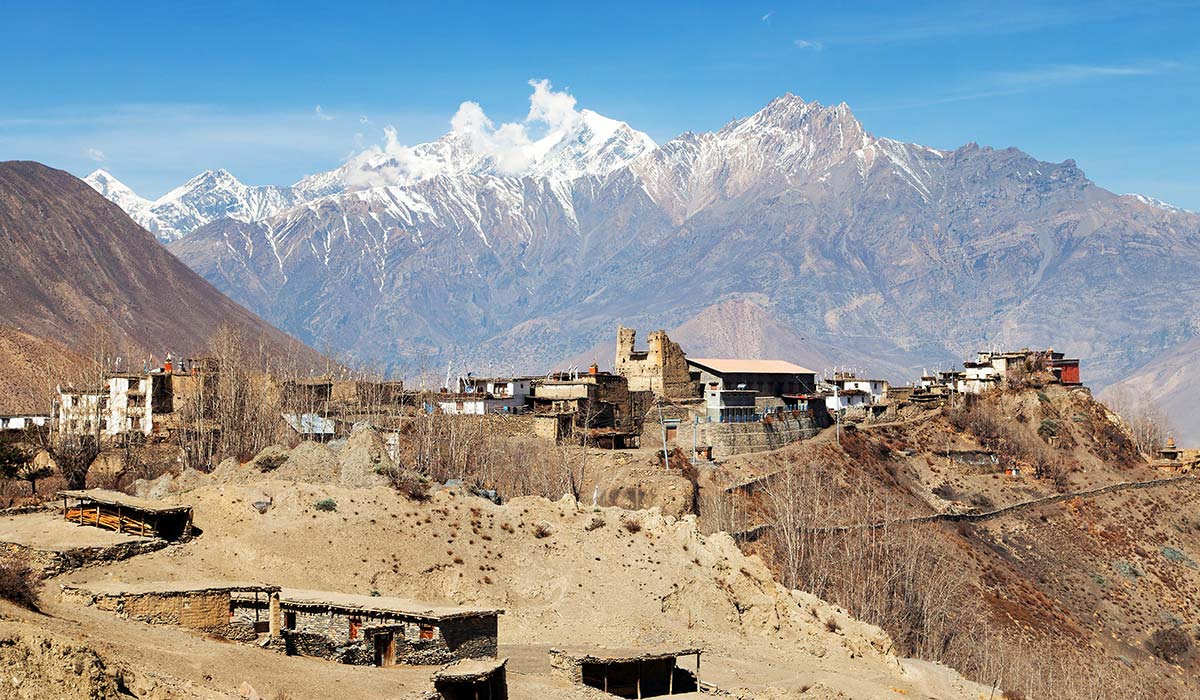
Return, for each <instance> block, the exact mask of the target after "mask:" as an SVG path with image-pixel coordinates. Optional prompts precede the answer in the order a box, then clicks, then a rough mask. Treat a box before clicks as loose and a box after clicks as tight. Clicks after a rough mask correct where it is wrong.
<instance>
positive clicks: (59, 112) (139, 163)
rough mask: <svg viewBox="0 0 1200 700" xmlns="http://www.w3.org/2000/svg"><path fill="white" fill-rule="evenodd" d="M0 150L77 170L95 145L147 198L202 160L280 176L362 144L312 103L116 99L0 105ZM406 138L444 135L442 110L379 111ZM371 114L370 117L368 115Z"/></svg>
mask: <svg viewBox="0 0 1200 700" xmlns="http://www.w3.org/2000/svg"><path fill="white" fill-rule="evenodd" d="M0 111H2V112H3V114H0V153H3V154H4V155H5V157H7V158H14V159H22V160H24V159H28V160H37V161H40V162H43V163H46V164H48V165H51V166H53V167H57V168H62V169H65V170H68V171H70V172H72V173H76V174H77V175H80V176H82V175H86V174H87V173H89V172H91V171H92V170H94V169H95V167H96V163H97V161H95V160H93V158H92V157H90V156H89V154H88V149H93V148H94V149H97V150H100V149H103V151H104V161H103V162H104V167H105V169H109V170H111V172H113V173H114V174H116V175H118V176H119V177H120V178H121V180H122V181H123V182H125V183H126V184H128V185H129V186H131V187H133V188H134V189H135V190H137V191H138V192H140V193H141V194H143V195H145V196H148V197H151V198H153V197H156V196H158V195H159V194H162V193H163V192H166V191H167V190H170V189H171V188H173V187H175V186H177V185H178V184H179V183H181V182H183V181H184V180H186V179H188V178H190V177H192V176H193V175H195V174H196V173H197V172H200V171H201V170H204V169H205V168H217V167H224V168H228V169H229V170H230V171H231V172H233V173H235V174H237V176H238V177H239V178H240V179H242V181H244V182H247V183H256V184H266V183H270V184H283V183H288V182H294V181H295V180H297V179H299V178H300V177H301V176H303V175H305V174H308V173H313V172H319V171H323V170H328V169H329V168H331V167H334V166H335V165H336V164H337V163H339V162H342V161H344V160H345V158H346V157H347V154H348V151H349V150H350V149H352V148H353V149H354V151H355V152H357V151H361V150H362V147H361V145H359V146H356V145H355V143H354V134H355V133H356V132H359V131H361V130H362V129H363V128H364V127H363V126H361V125H360V124H358V123H357V121H355V119H338V120H336V121H321V120H319V119H316V118H315V117H314V113H313V107H312V106H305V105H297V106H295V108H293V109H280V110H265V111H243V110H233V109H230V108H229V107H227V106H224V105H212V104H204V103H117V104H87V105H68V106H63V107H61V108H55V109H43V110H37V111H34V110H28V111H21V110H17V109H13V110H0ZM387 120H388V122H389V123H391V124H393V125H395V126H396V127H397V128H398V129H400V130H402V131H403V132H404V133H406V134H409V135H411V138H414V139H419V140H428V139H432V138H436V137H437V136H439V135H441V134H443V133H445V130H446V129H445V124H446V117H445V114H441V113H432V112H424V111H405V112H399V113H395V114H390V115H388V116H387ZM377 121H378V120H377Z"/></svg>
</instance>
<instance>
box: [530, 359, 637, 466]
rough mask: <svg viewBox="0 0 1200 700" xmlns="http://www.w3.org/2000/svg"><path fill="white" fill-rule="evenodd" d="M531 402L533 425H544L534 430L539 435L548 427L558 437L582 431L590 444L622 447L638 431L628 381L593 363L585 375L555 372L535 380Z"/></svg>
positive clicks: (571, 435)
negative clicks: (566, 429)
mask: <svg viewBox="0 0 1200 700" xmlns="http://www.w3.org/2000/svg"><path fill="white" fill-rule="evenodd" d="M530 402H531V404H532V406H533V412H534V418H535V424H541V423H544V424H545V425H546V429H545V430H543V429H542V428H540V427H539V428H538V429H537V430H536V432H537V433H538V434H539V435H541V434H546V431H549V430H552V431H553V432H554V433H555V434H556V436H557V437H559V439H563V438H566V437H573V436H577V435H579V434H584V435H586V437H587V439H588V441H589V442H591V443H593V444H601V445H605V446H612V447H622V446H625V443H626V441H627V440H628V439H629V438H631V437H633V436H635V435H636V434H637V433H638V432H639V430H638V428H637V427H636V423H637V421H636V420H635V417H634V413H635V412H634V401H633V395H632V393H631V392H630V391H629V383H628V381H627V380H626V379H625V377H622V376H620V375H617V374H610V373H608V372H601V371H599V369H598V368H597V367H596V366H595V365H592V366H591V368H589V371H588V372H587V373H586V374H571V373H562V374H555V375H551V376H550V377H548V378H546V379H543V380H540V381H538V382H535V383H534V386H533V394H532V396H530ZM564 416H565V418H564ZM551 417H554V419H553V421H551ZM568 424H569V426H570V428H571V429H570V431H569V434H564V433H565V432H567V431H564V428H566V427H567V426H568Z"/></svg>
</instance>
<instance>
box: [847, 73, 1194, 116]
mask: <svg viewBox="0 0 1200 700" xmlns="http://www.w3.org/2000/svg"><path fill="white" fill-rule="evenodd" d="M1180 68H1183V65H1182V64H1180V63H1178V62H1175V61H1156V62H1150V63H1139V64H1132V65H1124V66H1117V65H1080V64H1070V65H1043V66H1032V67H1030V68H1026V69H1023V70H1016V71H995V72H992V73H987V74H984V75H981V76H978V77H977V78H975V79H974V80H972V81H971V87H970V89H963V90H961V91H959V92H951V93H949V94H944V95H935V96H932V97H926V98H916V99H912V100H906V101H904V102H898V103H893V104H887V105H864V106H862V107H860V108H859V109H858V110H857V111H859V112H879V111H890V110H897V109H914V108H918V107H930V106H933V105H940V104H950V103H954V102H968V101H971V100H982V99H988V98H993V97H1005V96H1008V95H1019V94H1021V93H1025V92H1029V91H1031V90H1036V89H1037V88H1040V87H1047V86H1051V85H1066V84H1072V83H1080V82H1084V81H1089V80H1102V79H1105V78H1135V77H1145V76H1151V75H1159V74H1161V73H1166V72H1169V71H1172V70H1176V69H1180Z"/></svg>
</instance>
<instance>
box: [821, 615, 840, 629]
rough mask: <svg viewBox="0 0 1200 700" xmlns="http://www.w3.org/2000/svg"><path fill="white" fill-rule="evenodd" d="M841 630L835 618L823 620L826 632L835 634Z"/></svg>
mask: <svg viewBox="0 0 1200 700" xmlns="http://www.w3.org/2000/svg"><path fill="white" fill-rule="evenodd" d="M841 629H842V626H841V624H839V623H838V621H837V618H833V617H830V618H828V619H826V620H825V630H826V631H827V632H837V631H839V630H841Z"/></svg>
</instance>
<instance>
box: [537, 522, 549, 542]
mask: <svg viewBox="0 0 1200 700" xmlns="http://www.w3.org/2000/svg"><path fill="white" fill-rule="evenodd" d="M552 532H554V529H553V528H552V527H550V523H538V524H537V525H534V526H533V536H534V537H536V538H538V539H542V538H544V537H549V536H550V533H552Z"/></svg>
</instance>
